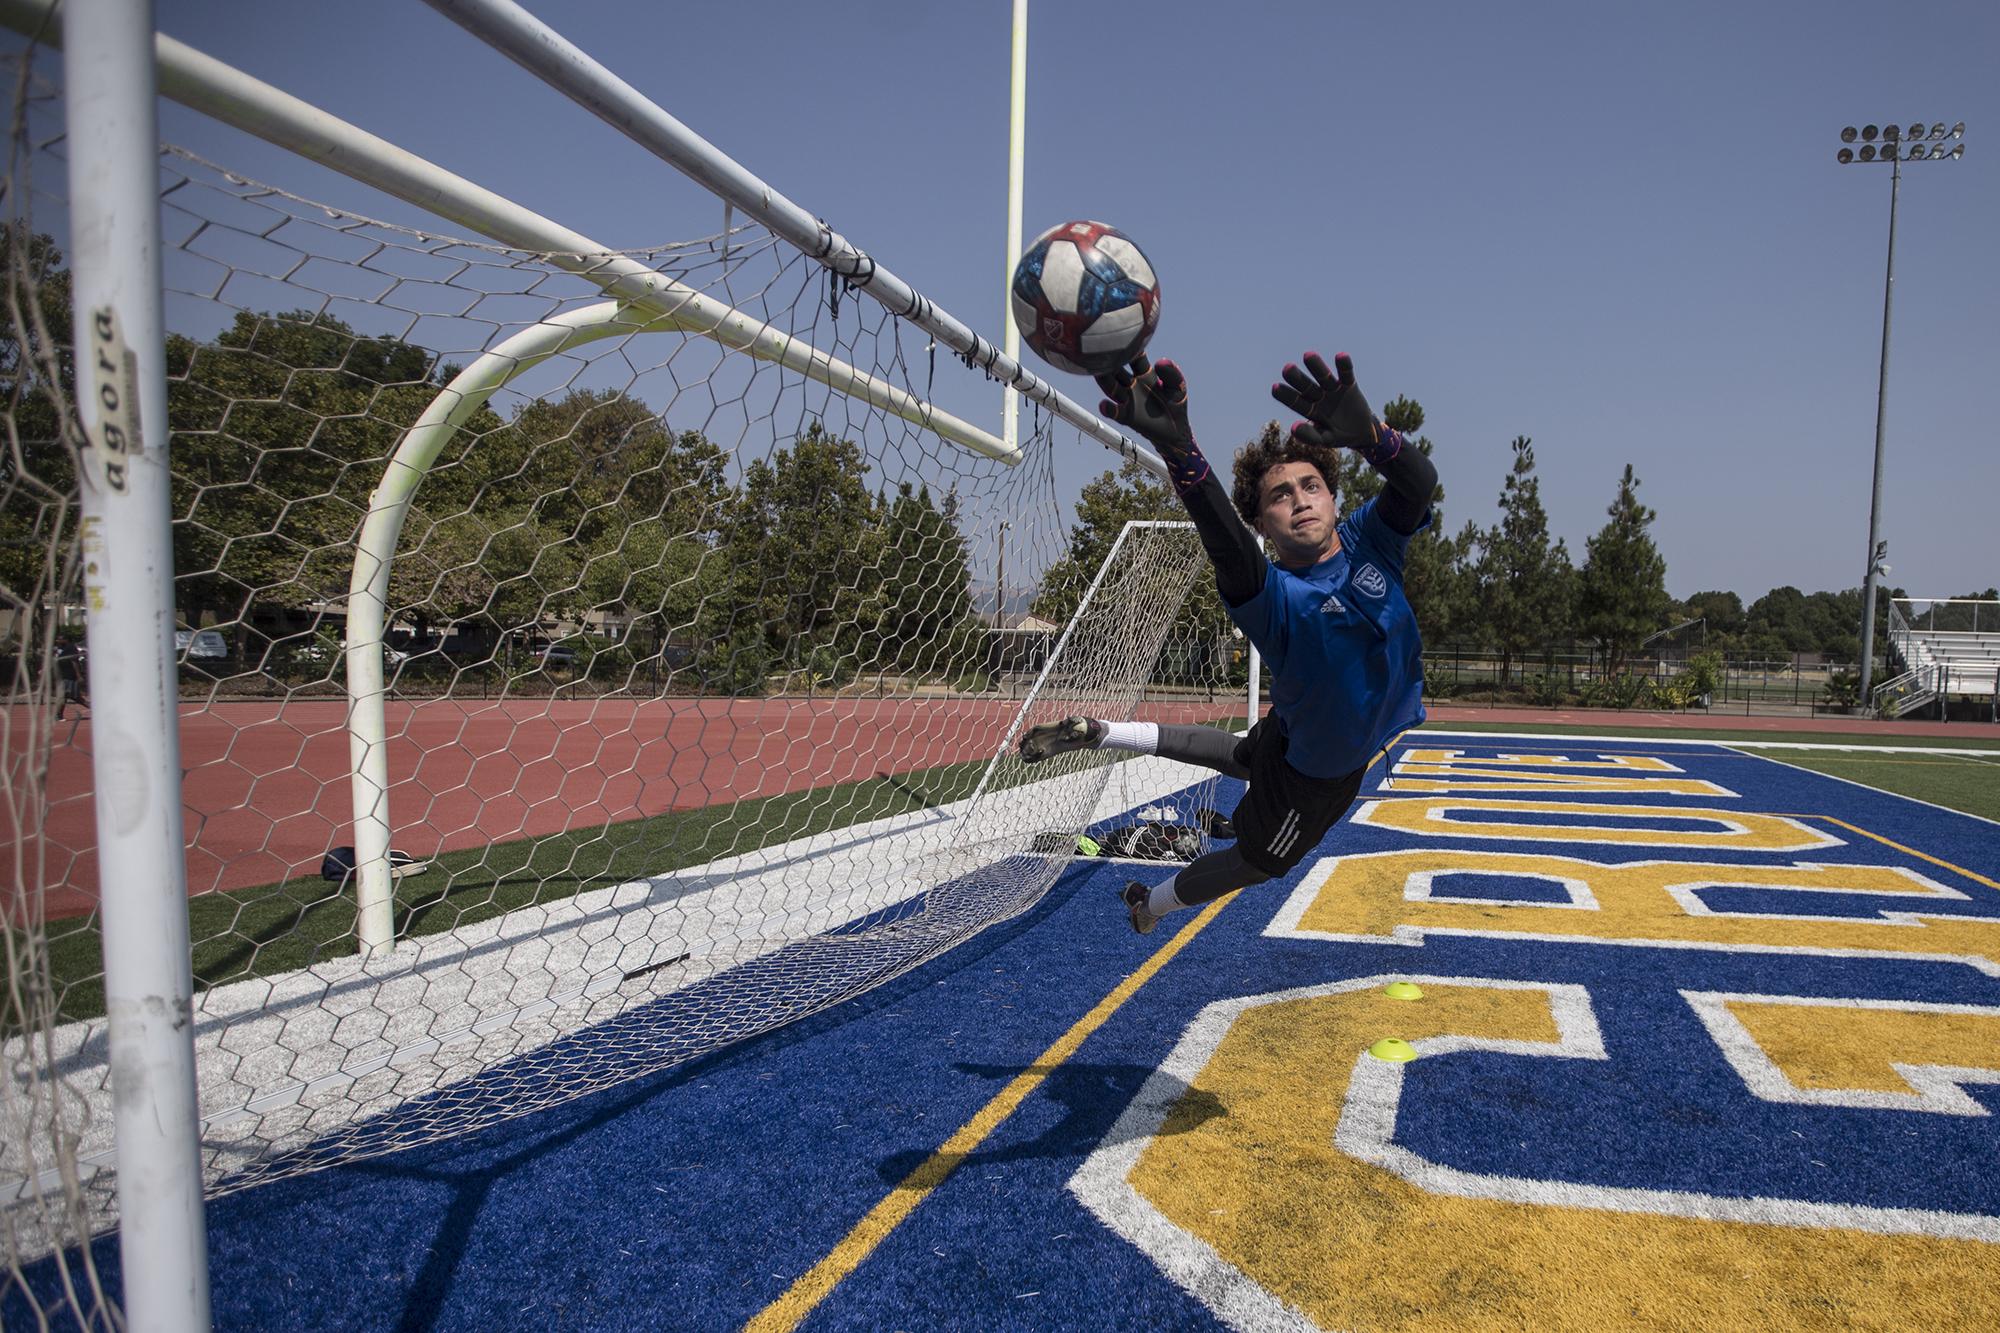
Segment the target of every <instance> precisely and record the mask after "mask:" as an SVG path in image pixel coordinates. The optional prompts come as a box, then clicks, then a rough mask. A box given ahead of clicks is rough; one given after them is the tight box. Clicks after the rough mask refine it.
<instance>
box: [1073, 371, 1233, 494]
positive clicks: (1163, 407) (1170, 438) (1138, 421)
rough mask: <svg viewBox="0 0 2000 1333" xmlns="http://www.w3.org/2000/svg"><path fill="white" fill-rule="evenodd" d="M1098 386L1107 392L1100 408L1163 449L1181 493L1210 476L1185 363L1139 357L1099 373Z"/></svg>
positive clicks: (1100, 410)
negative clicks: (1197, 437) (1193, 421)
mask: <svg viewBox="0 0 2000 1333" xmlns="http://www.w3.org/2000/svg"><path fill="white" fill-rule="evenodd" d="M1097 387H1098V388H1100V389H1102V390H1103V391H1104V401H1103V402H1101V403H1099V404H1098V405H1097V410H1098V411H1099V412H1102V413H1103V414H1104V415H1105V416H1107V417H1110V418H1111V419H1112V420H1113V421H1115V422H1117V423H1118V424H1119V425H1121V426H1129V427H1130V428H1131V429H1133V430H1135V431H1137V432H1138V433H1139V434H1140V435H1142V436H1144V437H1145V439H1146V442H1147V443H1148V444H1151V445H1152V446H1153V447H1154V448H1155V449H1157V450H1159V451H1160V458H1161V460H1162V461H1163V462H1165V463H1166V465H1167V469H1168V471H1169V472H1171V473H1172V476H1173V483H1174V489H1175V490H1176V491H1177V492H1179V493H1180V494H1182V495H1185V494H1187V492H1189V491H1190V490H1192V489H1194V487H1195V486H1197V485H1199V484H1200V482H1201V480H1202V478H1204V477H1206V476H1207V475H1208V460H1207V459H1206V458H1204V457H1202V453H1201V450H1200V448H1199V447H1197V446H1196V444H1195V442H1194V430H1193V428H1192V427H1190V426H1189V425H1188V413H1187V402H1188V398H1187V377H1186V376H1185V375H1183V374H1181V368H1180V367H1179V366H1177V365H1175V364H1174V363H1173V362H1171V361H1159V362H1154V363H1148V362H1147V360H1146V358H1145V357H1143V356H1142V357H1138V358H1135V359H1134V360H1133V362H1132V364H1131V365H1129V366H1120V367H1119V368H1118V369H1116V370H1114V371H1111V372H1110V373H1108V374H1104V375H1099V376H1098V377H1097Z"/></svg>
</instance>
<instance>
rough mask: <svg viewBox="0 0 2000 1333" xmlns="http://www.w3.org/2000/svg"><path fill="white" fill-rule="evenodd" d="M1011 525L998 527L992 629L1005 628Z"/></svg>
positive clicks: (1004, 524)
mask: <svg viewBox="0 0 2000 1333" xmlns="http://www.w3.org/2000/svg"><path fill="white" fill-rule="evenodd" d="M1013 526H1014V525H1013V524H1011V523H1002V524H1001V525H1000V573H999V576H998V577H997V578H996V579H995V580H994V582H995V583H996V584H998V585H999V586H998V587H997V588H996V589H995V590H994V593H993V628H995V629H1006V628H1007V529H1008V528H1011V527H1013Z"/></svg>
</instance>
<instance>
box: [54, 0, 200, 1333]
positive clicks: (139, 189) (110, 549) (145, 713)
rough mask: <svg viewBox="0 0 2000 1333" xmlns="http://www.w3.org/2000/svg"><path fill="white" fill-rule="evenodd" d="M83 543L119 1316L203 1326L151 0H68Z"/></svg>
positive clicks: (182, 1329) (148, 1325)
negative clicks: (121, 1291) (121, 1287)
mask: <svg viewBox="0 0 2000 1333" xmlns="http://www.w3.org/2000/svg"><path fill="white" fill-rule="evenodd" d="M62 22H63V38H64V43H63V48H64V49H63V82H64V106H65V114H66V116H67V119H68V122H69V181H70V199H71V206H70V250H71V255H72V258H73V261H74V267H73V274H74V280H75V284H76V285H75V296H74V305H75V310H76V319H75V325H76V328H75V340H76V380H77V386H76V387H77V394H76V398H77V416H78V418H79V421H80V424H81V425H82V428H83V434H84V441H85V447H84V451H83V454H84V458H83V469H82V471H83V478H82V481H83V486H82V492H83V497H82V498H83V504H82V532H81V536H82V545H83V556H84V575H83V577H84V595H85V598H86V601H87V605H88V607H89V616H88V620H87V622H86V625H87V633H88V635H89V643H90V687H91V688H90V697H91V700H92V703H93V709H92V719H91V721H92V726H93V727H94V728H95V732H96V736H97V755H96V758H95V760H94V761H93V762H92V776H93V779H94V781H95V784H96V807H97V849H98V860H97V877H98V892H99V895H100V897H101V899H102V902H103V921H104V925H103V931H104V935H103V938H104V1008H105V1016H106V1018H107V1019H108V1021H109V1026H110V1035H109V1041H110V1052H111V1079H112V1095H113V1098H114V1100H115V1102H116V1108H117V1111H116V1123H115V1125H114V1130H115V1137H116V1142H117V1145H118V1178H117V1190H118V1214H119V1221H120V1230H119V1237H118V1250H119V1256H120V1259H121V1260H122V1263H123V1266H124V1277H125V1318H126V1326H127V1327H128V1328H131V1329H134V1330H141V1331H142V1333H143V1331H145V1330H172V1333H189V1331H191V1330H197V1329H205V1328H207V1327H208V1326H209V1305H208V1232H207V1228H206V1227H205V1225H204V1224H203V1221H202V1179H201V1142H200V1136H199V1131H198V1124H199V1114H198V1112H197V1109H196V1100H195V1065H194V1024H193V980H192V978H191V976H190V975H189V971H190V969H189V964H188V917H187V863H186V859H185V857H186V849H185V847H184V845H183V842H182V827H181V803H180V789H181V757H180V715H179V707H178V697H179V688H178V685H177V683H176V671H175V665H174V660H173V536H172V523H171V520H172V507H171V501H170V487H169V475H168V470H167V382H166V361H165V357H166V353H165V346H166V344H165V333H164V329H165V323H164V314H163V311H162V305H163V302H162V299H161V294H160V212H159V210H160V201H159V198H158V196H157V194H156V193H155V191H156V190H157V189H158V179H159V161H158V158H157V156H156V154H157V151H158V150H157V145H158V144H159V142H160V136H159V122H158V116H157V112H156V109H155V105H154V98H155V92H154V73H153V4H152V0H67V3H65V4H64V6H63V9H62Z"/></svg>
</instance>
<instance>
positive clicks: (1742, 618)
mask: <svg viewBox="0 0 2000 1333" xmlns="http://www.w3.org/2000/svg"><path fill="white" fill-rule="evenodd" d="M1681 612H1682V617H1683V618H1684V619H1687V620H1696V619H1699V620H1701V621H1702V622H1703V623H1704V625H1705V627H1706V632H1707V636H1708V642H1709V643H1710V644H1712V645H1714V646H1716V647H1723V648H1726V647H1731V646H1734V644H1735V643H1736V641H1737V640H1738V639H1740V638H1742V636H1743V632H1744V630H1745V629H1746V628H1748V626H1749V618H1748V617H1747V616H1746V615H1745V614H1744V611H1743V599H1742V598H1741V597H1738V596H1737V595H1736V594H1735V593H1733V592H1715V591H1710V592H1698V593H1696V594H1695V595H1694V596H1692V597H1690V598H1688V599H1687V601H1686V602H1684V603H1682V606H1681Z"/></svg>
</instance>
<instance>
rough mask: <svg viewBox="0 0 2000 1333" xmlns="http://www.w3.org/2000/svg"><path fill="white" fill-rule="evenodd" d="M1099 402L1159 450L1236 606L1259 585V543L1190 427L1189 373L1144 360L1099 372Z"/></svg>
mask: <svg viewBox="0 0 2000 1333" xmlns="http://www.w3.org/2000/svg"><path fill="white" fill-rule="evenodd" d="M1097 387H1098V388H1100V389H1102V390H1103V391H1104V401H1103V402H1101V403H1099V404H1098V405H1097V410H1098V411H1100V412H1102V413H1103V414H1104V415H1105V416H1107V417H1110V418H1111V419H1112V420H1113V421H1115V422H1117V423H1118V424H1119V425H1121V426H1128V427H1130V428H1131V429H1132V430H1134V431H1136V432H1138V433H1139V434H1140V435H1142V436H1144V437H1145V439H1146V442H1147V443H1148V444H1151V445H1152V446H1153V447H1154V448H1155V449H1157V450H1159V452H1160V459H1161V461H1162V462H1164V463H1165V464H1166V465H1167V474H1168V476H1169V478H1170V479H1171V480H1172V482H1173V486H1174V494H1176V495H1178V496H1180V497H1181V503H1182V504H1184V505H1186V506H1187V511H1188V517H1189V518H1191V519H1193V520H1194V526H1195V531H1196V532H1198V533H1200V534H1201V544H1202V549H1203V550H1205V551H1207V552H1208V562H1209V563H1210V564H1211V565H1213V566H1215V586H1216V589H1217V591H1219V592H1221V594H1222V599H1223V600H1224V601H1226V602H1228V603H1229V604H1230V605H1231V606H1241V605H1242V604H1243V603H1245V602H1247V601H1249V600H1250V599H1251V598H1252V597H1255V596H1256V595H1257V594H1258V593H1259V592H1260V591H1262V590H1263V587H1264V570H1265V568H1266V564H1265V560H1264V552H1263V548H1261V547H1260V546H1258V544H1257V538H1256V537H1255V535H1253V534H1252V533H1251V531H1250V529H1249V528H1247V527H1245V526H1244V525H1243V520H1242V519H1241V518H1240V517H1238V516H1237V513H1236V508H1235V506H1234V505H1232V504H1230V503H1229V496H1228V495H1227V494H1225V493H1224V491H1223V489H1222V483H1221V482H1220V481H1218V480H1217V479H1216V476H1215V471H1214V469H1212V468H1210V467H1209V465H1208V459H1207V458H1205V457H1203V456H1202V452H1201V448H1200V446H1199V445H1197V444H1196V443H1195V442H1194V431H1193V429H1192V428H1191V427H1189V425H1188V411H1187V377H1186V376H1185V375H1183V374H1181V369H1180V367H1179V366H1177V365H1175V364H1174V363H1173V362H1171V361H1160V362H1157V363H1148V362H1147V360H1146V359H1145V358H1144V357H1140V358H1139V359H1137V360H1135V361H1134V362H1132V364H1131V365H1129V366H1121V367H1119V368H1118V369H1117V370H1114V371H1112V372H1111V373H1109V374H1106V375H1099V376H1098V377H1097Z"/></svg>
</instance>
